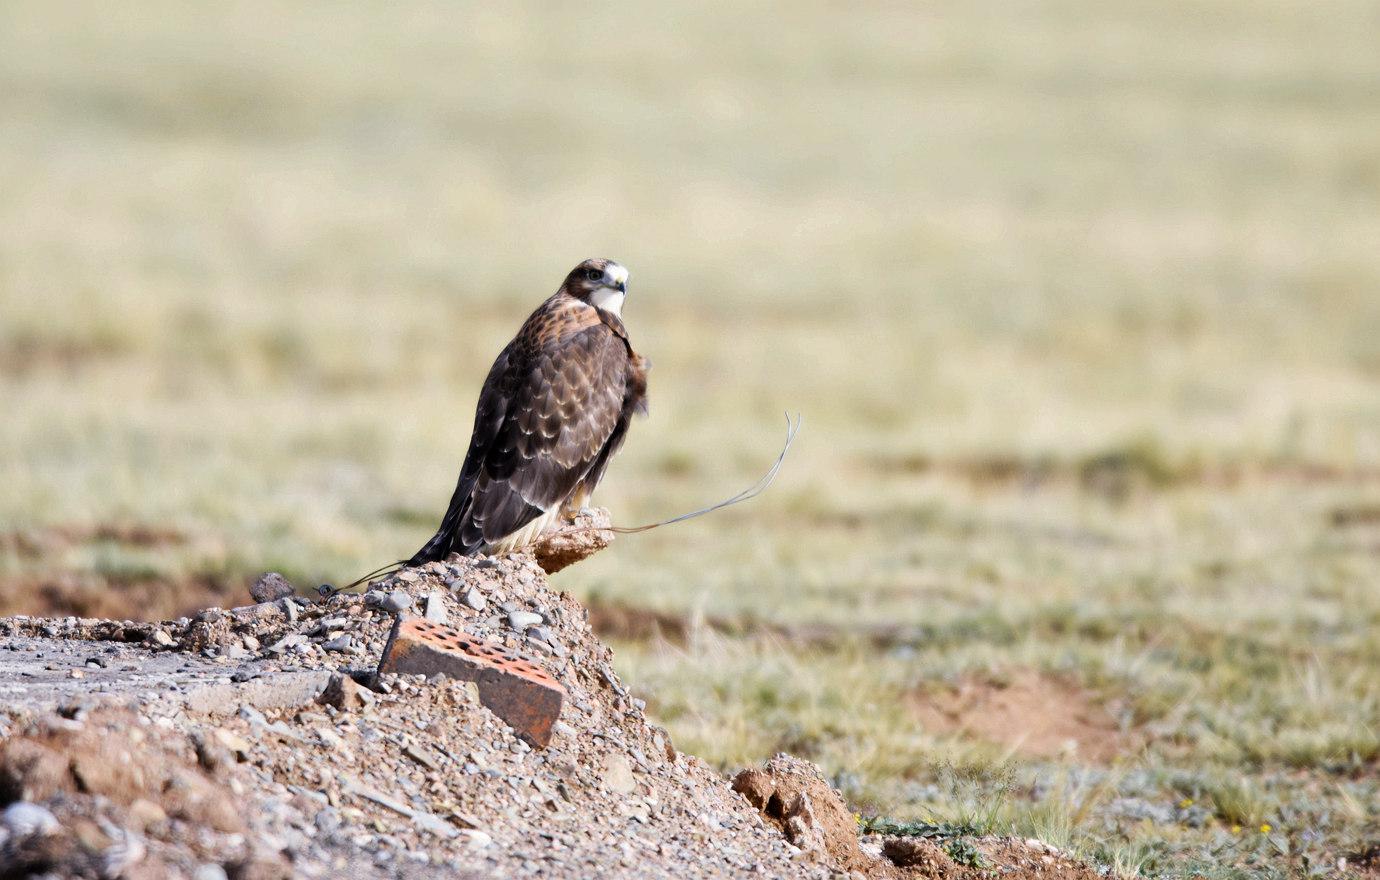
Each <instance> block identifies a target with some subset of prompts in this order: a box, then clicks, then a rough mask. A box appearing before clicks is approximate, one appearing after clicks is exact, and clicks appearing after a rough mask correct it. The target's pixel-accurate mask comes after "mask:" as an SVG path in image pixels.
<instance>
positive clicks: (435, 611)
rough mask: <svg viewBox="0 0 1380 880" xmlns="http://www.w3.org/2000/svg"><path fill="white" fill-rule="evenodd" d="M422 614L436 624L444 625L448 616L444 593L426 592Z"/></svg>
mask: <svg viewBox="0 0 1380 880" xmlns="http://www.w3.org/2000/svg"><path fill="white" fill-rule="evenodd" d="M422 616H424V617H425V618H426V619H427V620H429V621H431V622H432V623H434V624H437V625H438V626H445V625H446V621H447V618H448V615H447V614H446V600H445V594H444V593H441V592H431V593H427V595H426V611H425V612H424V613H423V615H422Z"/></svg>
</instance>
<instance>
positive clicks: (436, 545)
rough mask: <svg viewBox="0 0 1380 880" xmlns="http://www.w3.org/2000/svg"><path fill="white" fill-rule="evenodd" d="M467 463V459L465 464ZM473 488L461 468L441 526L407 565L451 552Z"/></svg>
mask: <svg viewBox="0 0 1380 880" xmlns="http://www.w3.org/2000/svg"><path fill="white" fill-rule="evenodd" d="M468 463H469V462H468V461H467V462H466V464H468ZM473 490H474V480H473V478H471V479H468V480H467V479H465V471H464V470H463V469H462V470H461V472H460V479H459V480H458V481H457V482H456V484H455V494H454V495H452V496H450V506H449V507H447V508H446V515H445V516H443V517H441V527H440V528H439V529H437V530H436V534H434V535H432V536H431V540H430V541H427V542H426V543H425V544H423V545H422V549H420V550H418V551H417V552H416V553H414V554H412V558H411V559H409V560H407V564H408V565H424V564H426V563H428V562H438V561H440V560H442V559H445V558H446V557H447V556H449V555H450V554H451V551H452V550H453V549H454V548H455V538H456V533H457V532H458V531H459V530H460V523H461V522H462V521H464V519H465V510H466V509H467V508H468V507H469V504H470V493H471V492H472V491H473Z"/></svg>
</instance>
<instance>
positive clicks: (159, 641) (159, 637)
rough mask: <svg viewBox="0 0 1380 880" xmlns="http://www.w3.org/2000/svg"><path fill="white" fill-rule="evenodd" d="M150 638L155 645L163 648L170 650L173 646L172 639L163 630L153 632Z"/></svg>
mask: <svg viewBox="0 0 1380 880" xmlns="http://www.w3.org/2000/svg"><path fill="white" fill-rule="evenodd" d="M152 638H153V643H154V644H155V645H158V646H160V647H163V648H171V647H172V646H173V644H174V643H173V637H172V636H170V635H168V631H167V630H165V629H156V630H154V631H153V636H152Z"/></svg>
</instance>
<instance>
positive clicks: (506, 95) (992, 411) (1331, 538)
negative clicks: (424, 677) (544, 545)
mask: <svg viewBox="0 0 1380 880" xmlns="http://www.w3.org/2000/svg"><path fill="white" fill-rule="evenodd" d="M1377 45H1380V12H1377V10H1376V8H1375V6H1374V4H1371V3H1364V2H1349V0H1339V2H1337V3H1333V4H1328V6H1327V7H1326V8H1322V7H1317V6H1314V5H1311V4H1305V3H1298V2H1265V3H1242V2H1222V3H1195V2H1170V3H1166V4H1146V3H1138V2H1128V3H1117V4H1096V3H1090V2H1086V0H1081V2H1074V0H1070V2H1061V3H1050V4H989V3H976V4H975V3H940V4H927V5H925V6H923V7H920V6H915V7H912V6H908V5H903V4H863V5H858V6H856V7H845V6H840V5H835V4H824V3H811V4H797V5H792V6H791V7H789V9H786V8H783V7H778V6H771V5H765V4H760V5H759V4H744V5H735V6H733V7H731V8H729V7H722V8H714V7H710V6H701V5H697V4H677V5H669V6H660V7H657V8H656V9H654V10H653V9H648V8H644V6H642V5H641V4H631V3H628V4H621V5H619V4H615V5H612V6H607V7H604V8H602V9H600V10H597V11H596V10H591V9H586V8H576V7H573V6H557V5H547V4H538V3H525V4H511V5H506V6H504V7H503V8H502V10H500V9H498V8H493V9H488V8H480V7H460V6H457V5H455V4H449V3H415V2H407V3H398V4H383V3H356V4H349V5H344V4H308V3H296V4H262V3H238V2H231V3H220V4H215V5H205V4H179V3H151V2H138V3H131V4H123V5H121V6H119V7H118V8H116V7H111V6H109V5H108V4H95V3H89V4H69V3H49V4H5V5H3V6H0V413H2V414H3V417H0V485H3V486H4V491H3V492H0V613H15V612H24V611H31V612H37V611H46V612H59V613H68V612H72V613H92V614H95V613H101V614H117V615H125V616H142V615H155V616H159V615H175V614H178V613H180V612H182V611H185V610H187V608H188V606H189V605H195V604H197V603H198V602H202V601H207V600H208V597H210V598H211V599H214V600H216V601H225V600H227V599H236V598H242V597H241V596H240V592H242V590H243V586H244V584H245V582H246V580H247V579H248V578H250V577H252V576H253V575H254V574H256V573H258V572H260V571H263V570H265V569H278V570H281V571H284V572H285V573H287V574H288V575H289V576H290V577H291V578H293V579H294V580H295V581H296V582H298V583H299V584H301V585H311V584H314V583H317V582H319V581H323V580H330V581H336V582H339V581H342V580H348V579H349V578H351V577H353V576H354V575H355V574H358V573H360V572H362V571H365V570H367V569H369V568H372V567H374V566H375V565H377V564H380V563H382V562H384V561H387V560H390V559H395V558H397V557H399V556H401V555H406V554H408V553H410V552H411V551H413V550H415V549H416V547H417V546H419V545H420V543H421V542H422V541H423V540H424V539H425V538H426V537H427V536H428V535H429V534H430V532H431V530H432V528H433V527H434V524H435V521H436V519H437V518H438V517H439V515H440V513H441V511H442V510H443V509H444V506H445V502H446V500H447V499H448V497H449V494H450V491H451V488H452V487H453V480H454V475H455V471H456V469H457V468H458V466H459V461H460V456H461V455H462V453H463V450H464V448H465V445H466V442H467V440H468V436H469V429H470V420H471V418H472V412H473V404H474V399H475V396H476V395H477V392H478V387H479V383H480V382H481V381H482V377H483V374H484V372H485V370H487V368H488V365H489V363H490V362H491V361H492V358H493V357H494V355H495V354H496V353H497V351H498V350H499V349H500V348H501V347H502V345H503V344H504V343H505V342H506V341H507V339H508V338H509V337H510V336H511V334H512V333H513V332H514V330H515V329H516V327H517V325H518V324H519V322H520V321H521V319H522V318H523V317H524V316H525V315H526V314H527V313H528V312H529V311H530V310H531V309H532V308H533V307H534V306H535V305H536V304H537V303H538V302H540V301H541V300H542V299H543V298H544V297H545V296H546V295H548V294H549V293H550V292H551V291H552V290H553V289H554V288H555V286H556V285H557V284H558V283H559V280H560V279H561V277H562V276H563V275H564V273H565V272H566V271H567V270H568V269H569V268H570V267H571V266H572V265H574V264H575V263H576V262H578V261H579V260H580V259H583V258H585V257H589V256H608V257H613V258H616V259H618V260H620V261H622V262H624V263H625V264H626V265H628V266H629V267H630V269H631V270H632V273H633V278H632V290H631V292H630V297H629V301H628V305H627V307H626V309H625V317H626V318H627V320H628V324H629V326H630V329H631V332H632V334H633V339H634V342H635V343H636V344H637V346H638V347H639V349H640V350H642V351H643V352H644V353H646V354H647V355H648V356H650V357H651V358H652V360H653V362H654V364H655V368H654V371H653V374H652V389H651V391H652V416H651V417H650V418H649V419H647V420H646V421H644V422H642V423H640V424H638V425H637V426H636V427H635V430H634V433H633V435H632V437H631V440H630V442H629V444H628V446H627V449H626V451H625V452H624V453H623V455H622V457H621V458H620V459H619V461H618V462H617V464H616V465H615V466H614V467H613V469H612V471H611V475H610V477H609V479H608V480H607V481H606V482H605V484H604V488H603V489H602V490H601V493H600V497H598V498H597V499H596V500H597V501H598V502H599V503H600V504H602V505H605V506H608V507H610V508H611V509H612V510H613V511H614V514H615V518H616V519H617V520H618V521H620V522H622V523H625V524H633V523H638V522H643V521H646V520H648V519H651V518H659V517H661V516H665V515H670V514H673V513H677V512H680V511H682V510H685V509H688V508H690V507H694V506H699V505H700V504H702V503H706V502H708V501H711V500H715V499H717V498H719V497H722V496H724V495H727V494H730V493H731V492H733V491H736V490H737V489H738V488H740V487H741V486H742V485H745V484H746V483H748V482H751V480H752V479H754V478H755V476H756V475H757V473H759V472H760V471H761V470H762V469H763V468H764V467H765V466H766V464H767V463H768V462H769V460H770V458H771V456H772V455H773V454H774V453H775V450H776V448H777V445H778V444H779V441H780V437H781V434H782V432H783V429H784V420H783V418H782V415H781V414H782V413H783V412H784V411H787V410H789V411H791V412H796V411H799V412H801V413H802V414H803V415H804V418H805V429H804V432H803V433H802V434H801V436H800V439H799V441H798V443H797V445H796V447H795V449H794V450H793V452H792V455H791V458H790V460H789V462H788V464H787V468H786V470H785V472H784V473H783V475H782V477H781V479H780V480H779V482H778V483H777V485H776V486H775V487H774V488H773V489H772V490H771V492H769V493H768V494H767V495H765V496H763V497H762V498H761V499H758V500H756V501H754V502H753V503H752V504H750V505H745V506H742V507H738V508H734V509H733V510H730V511H726V512H724V513H721V514H718V515H716V516H713V517H709V518H705V519H700V520H697V521H695V522H693V523H689V524H685V525H682V526H679V527H676V528H674V529H662V530H659V531H656V532H652V533H648V534H645V535H638V536H629V537H626V538H621V539H620V540H619V541H618V543H617V544H616V546H615V549H613V550H611V551H608V552H606V553H604V554H601V556H599V557H596V558H594V559H592V560H590V561H589V562H587V563H584V564H582V565H580V566H577V567H576V568H574V569H571V570H570V571H569V572H566V573H562V574H561V575H559V576H558V577H557V583H558V585H559V586H561V587H562V588H565V589H569V590H572V591H574V592H575V593H576V594H577V595H579V596H580V597H581V598H583V599H586V600H587V601H589V602H590V604H592V605H594V606H596V607H598V608H605V609H612V610H613V611H616V612H618V613H619V614H621V618H619V619H620V620H622V621H623V622H622V623H616V624H610V629H609V632H610V635H611V637H614V638H616V639H618V641H617V642H616V644H617V645H618V657H619V661H620V664H621V666H622V671H623V672H624V674H625V675H627V676H629V677H630V679H631V680H632V682H633V683H634V685H635V686H636V688H637V689H638V691H639V693H641V694H642V695H643V696H644V697H645V698H646V699H647V700H648V702H649V704H650V707H651V709H652V710H653V711H654V713H655V714H656V715H657V716H658V717H659V718H660V719H661V720H662V721H663V722H664V723H665V724H666V725H667V726H668V727H669V728H670V729H671V731H672V733H673V734H674V735H675V736H676V739H677V743H678V744H679V745H680V746H681V747H682V748H685V749H687V750H689V751H691V752H694V753H696V754H699V755H702V756H704V757H705V758H707V759H708V760H711V761H714V762H718V763H721V764H723V765H724V766H726V767H727V766H733V765H738V764H741V763H744V762H747V761H755V760H760V759H762V758H765V757H767V756H768V755H769V754H770V753H771V752H772V751H774V750H776V749H778V748H785V749H789V750H791V751H794V752H796V753H798V754H802V755H804V756H806V757H809V758H811V759H813V760H816V761H818V762H819V763H820V764H821V765H822V766H824V767H825V769H826V771H827V772H829V773H830V774H832V775H834V778H835V781H836V782H837V783H838V784H839V785H840V787H841V788H842V789H843V790H844V791H845V793H846V794H847V795H848V796H849V798H850V799H851V800H852V801H853V802H854V803H855V804H856V805H857V806H858V807H859V809H861V810H865V811H867V812H874V811H875V812H879V813H883V814H886V815H889V816H893V817H896V818H910V817H926V816H929V817H938V818H945V819H950V820H952V819H965V820H969V821H975V822H980V823H983V824H985V825H988V826H990V827H993V828H997V829H1000V830H1004V831H1015V832H1018V833H1022V834H1034V835H1038V836H1041V837H1043V838H1044V839H1046V840H1049V841H1050V842H1053V843H1055V844H1058V845H1061V846H1069V847H1072V848H1074V849H1076V850H1077V851H1078V852H1080V853H1082V854H1083V855H1085V856H1087V857H1089V858H1092V859H1095V860H1097V861H1098V862H1099V863H1101V864H1106V865H1110V866H1112V867H1113V868H1114V869H1115V870H1116V871H1118V872H1120V873H1123V874H1128V875H1134V874H1136V873H1142V874H1145V875H1181V874H1186V873H1189V872H1192V871H1195V870H1196V871H1200V872H1203V873H1205V874H1208V875H1210V876H1224V877H1225V876H1235V875H1248V874H1257V873H1265V874H1268V873H1271V872H1273V873H1275V874H1277V875H1279V876H1309V875H1311V874H1313V873H1318V872H1322V873H1327V872H1329V871H1330V872H1334V873H1335V872H1336V868H1335V865H1336V860H1337V859H1338V858H1339V857H1341V856H1343V855H1346V854H1348V853H1353V852H1359V851H1361V850H1364V849H1365V848H1366V846H1368V845H1372V844H1377V843H1380V832H1377V831H1376V828H1377V827H1380V639H1378V638H1377V627H1380V247H1377V242H1380V52H1377V51H1376V46H1377ZM648 621H651V622H652V623H655V624H657V626H655V627H653V626H651V625H650V624H649V623H648ZM634 624H636V625H634ZM657 629H659V631H660V634H659V635H658V634H657V632H656V630H657ZM975 693H976V694H989V693H990V694H1002V693H1005V694H1007V695H1009V696H1011V699H1012V700H1013V701H1014V702H1018V703H1019V702H1021V701H1020V700H1017V699H1016V697H1019V696H1021V695H1022V694H1024V696H1025V698H1026V699H1025V702H1023V703H1021V705H1022V706H1023V707H1024V708H1023V709H1022V710H1021V711H1023V712H1025V713H1026V715H1029V714H1030V713H1031V712H1032V711H1034V710H1032V705H1033V706H1035V707H1036V708H1038V707H1041V706H1043V707H1044V711H1043V713H1042V714H1043V716H1048V717H1039V718H1036V717H1026V715H1019V714H1018V716H1016V717H1013V718H1012V719H1011V720H1010V723H1008V724H1006V725H1005V727H1006V728H1008V729H1007V730H1006V732H1005V733H1003V731H1001V730H992V729H986V728H984V726H983V725H982V724H981V723H979V722H977V721H975V720H974V717H971V716H974V715H981V714H983V712H984V711H985V710H984V708H983V707H984V706H989V707H990V705H991V704H990V703H978V704H975V706H973V707H969V709H965V708H963V707H961V706H958V704H957V703H956V702H955V701H956V700H959V701H961V700H962V699H967V698H968V697H964V696H962V695H965V694H966V695H969V696H972V695H973V694H975ZM955 694H958V695H959V696H955ZM994 699H995V698H994ZM970 710H971V711H970ZM991 714H995V715H997V716H999V715H1000V712H999V711H997V710H992V713H991ZM1035 714H1037V715H1038V714H1041V713H1040V712H1036V713H1035ZM1074 715H1077V716H1079V717H1080V718H1082V719H1083V721H1085V722H1086V723H1085V724H1083V726H1082V727H1081V728H1079V729H1077V730H1074V731H1073V733H1074V734H1076V735H1075V736H1072V739H1073V741H1074V744H1075V745H1076V746H1077V747H1075V748H1072V749H1068V748H1060V749H1057V750H1055V751H1054V752H1050V751H1049V750H1048V749H1046V750H1044V751H1043V752H1041V751H1040V750H1038V749H1032V748H1031V744H1030V741H1029V739H1028V738H1027V737H1025V736H1024V734H1025V733H1028V730H1026V727H1027V726H1029V727H1030V728H1031V729H1033V728H1034V727H1038V726H1039V724H1043V723H1047V722H1050V719H1051V718H1053V719H1055V720H1056V721H1058V720H1059V719H1064V720H1067V718H1069V717H1072V716H1074ZM1085 716H1086V717H1085ZM989 727H990V725H989ZM1068 732H1069V731H1067V730H1064V729H1063V728H1060V727H1059V725H1058V724H1055V725H1054V728H1053V733H1052V734H1051V735H1052V736H1054V738H1055V739H1056V740H1057V739H1058V738H1059V737H1060V736H1062V735H1063V733H1068ZM1080 737H1082V739H1080Z"/></svg>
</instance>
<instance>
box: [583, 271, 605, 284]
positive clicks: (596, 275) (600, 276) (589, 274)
mask: <svg viewBox="0 0 1380 880" xmlns="http://www.w3.org/2000/svg"><path fill="white" fill-rule="evenodd" d="M585 277H586V278H588V279H589V280H590V281H603V280H604V272H603V270H601V269H586V270H585Z"/></svg>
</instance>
